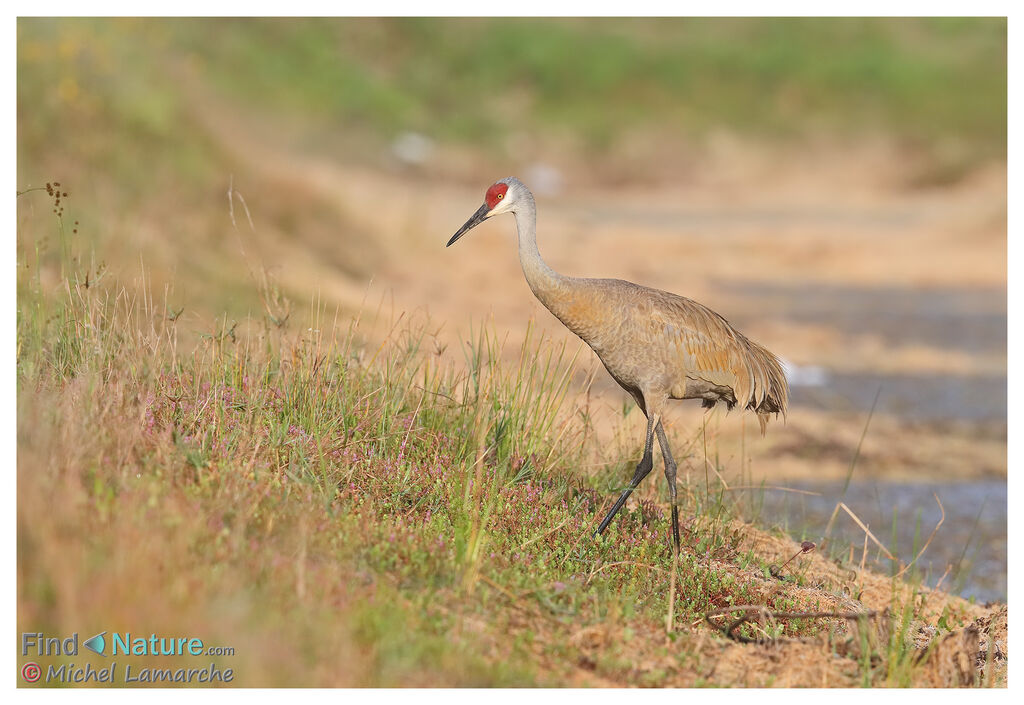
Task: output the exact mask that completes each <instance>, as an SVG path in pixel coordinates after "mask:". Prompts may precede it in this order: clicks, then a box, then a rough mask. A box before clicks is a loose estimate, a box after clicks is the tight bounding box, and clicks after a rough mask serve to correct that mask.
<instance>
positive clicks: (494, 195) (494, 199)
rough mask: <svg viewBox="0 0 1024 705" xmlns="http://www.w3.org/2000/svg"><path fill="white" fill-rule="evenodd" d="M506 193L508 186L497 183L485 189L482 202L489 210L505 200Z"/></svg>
mask: <svg viewBox="0 0 1024 705" xmlns="http://www.w3.org/2000/svg"><path fill="white" fill-rule="evenodd" d="M507 191H508V184H502V183H497V184H494V185H493V186H491V187H490V188H489V189H487V195H486V196H484V201H485V202H486V203H487V207H488V208H490V209H491V210H494V208H495V207H496V206H497V205H498V204H499V203H501V200H502V199H503V198H505V192H507Z"/></svg>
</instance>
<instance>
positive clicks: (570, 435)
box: [17, 194, 1001, 686]
mask: <svg viewBox="0 0 1024 705" xmlns="http://www.w3.org/2000/svg"><path fill="white" fill-rule="evenodd" d="M36 195H38V194H26V195H24V196H22V198H31V197H33V196H36ZM58 225H60V226H61V227H65V224H64V223H63V221H62V220H59V221H58ZM61 253H62V257H63V259H62V260H61V264H62V266H63V269H62V271H63V275H62V276H61V277H58V278H56V282H57V283H56V284H55V285H51V284H48V283H47V282H49V281H54V279H53V278H51V277H49V276H41V275H40V273H38V272H35V271H33V269H32V265H33V262H34V260H32V259H31V258H29V259H28V260H25V261H21V260H20V261H19V282H18V285H19V294H18V347H17V384H18V446H19V453H18V571H19V601H18V621H19V628H20V629H21V630H22V631H37V630H41V631H44V632H48V633H71V632H73V631H80V632H89V633H94V632H96V631H100V630H103V629H111V630H117V631H122V630H133V631H143V632H146V633H150V632H152V633H157V634H171V635H184V634H192V635H197V636H199V637H201V638H203V639H204V640H205V641H206V643H208V644H218V645H224V646H233V647H234V648H235V649H236V653H235V656H233V657H231V659H230V661H229V662H226V663H223V665H224V666H230V667H233V668H234V669H235V672H236V674H237V681H236V682H237V684H239V685H246V686H254V685H293V686H300V685H326V686H334V685H347V686H396V685H470V686H473V685H475V686H511V685H564V684H567V683H583V684H599V683H608V682H612V683H616V684H623V685H624V684H631V685H632V684H641V685H651V686H658V685H669V684H684V685H693V684H708V685H712V684H714V685H735V684H739V683H746V682H751V681H750V679H754V681H753V682H764V683H768V682H773V679H774V678H775V677H776V676H775V675H773V674H772V673H769V672H765V673H761V672H760V671H757V670H756V669H755V670H753V671H751V672H750V673H748V674H747V675H746V676H745V677H744V678H745V679H744V680H738V679H736V677H735V676H730V675H729V674H728V673H725V674H717V675H716V673H715V669H714V667H713V665H714V663H716V660H717V659H718V658H719V657H720V656H721V653H722V650H723V649H726V648H728V647H729V646H730V645H729V644H728V643H727V642H726V641H725V640H724V639H723V638H722V637H721V636H719V635H717V633H716V632H711V631H708V630H707V629H706V628H704V627H702V626H701V625H702V624H703V622H702V618H703V615H704V614H705V613H706V612H707V611H709V610H712V609H719V608H723V607H729V606H735V605H745V604H757V605H764V606H765V607H767V608H768V609H772V610H777V611H789V610H820V609H825V608H828V607H829V606H830V605H832V606H834V605H838V604H840V601H841V600H847V601H848V598H846V597H844V596H843V593H844V590H845V589H846V587H845V586H844V584H843V582H842V581H836V580H833V579H832V578H829V577H828V574H827V570H826V568H827V564H824V563H822V564H817V565H816V567H815V568H813V569H810V564H809V563H807V561H808V560H812V559H813V558H805V557H803V556H801V557H798V559H797V560H796V561H794V562H793V563H792V564H790V567H789V570H790V572H791V574H792V575H793V576H794V577H793V579H792V580H791V581H778V580H776V579H774V578H772V577H771V575H770V568H769V565H770V563H772V562H781V560H784V559H785V558H788V557H789V555H791V554H792V552H793V543H792V541H785V542H783V543H782V549H781V553H780V550H777V549H775V548H772V547H771V546H770V545H768V547H767V548H766V544H765V543H764V541H765V540H766V539H765V537H764V536H763V535H762V534H759V533H758V532H756V530H755V529H753V528H751V527H749V526H745V525H743V524H741V523H739V522H736V521H734V514H735V508H734V507H733V506H732V505H731V504H730V503H729V502H728V501H726V500H725V493H723V492H722V491H721V488H720V487H719V486H718V485H717V484H712V483H711V482H710V481H707V480H704V479H701V480H700V481H698V482H697V484H696V485H695V486H693V487H690V486H687V485H686V484H685V483H683V486H682V487H681V488H680V490H681V492H680V494H681V496H682V497H683V498H684V499H683V501H682V503H681V514H682V517H683V523H684V526H685V528H686V531H685V540H684V544H685V546H684V550H683V552H682V554H681V555H680V557H679V562H678V566H675V567H674V566H673V560H672V557H671V552H670V551H669V550H668V546H669V539H668V521H667V518H666V512H665V508H664V500H665V494H666V493H665V490H664V488H663V487H662V486H661V485H660V483H648V484H647V485H646V486H644V487H643V488H641V490H640V491H639V492H638V493H637V494H638V499H639V501H638V502H637V504H636V505H635V508H632V509H628V510H624V511H623V512H622V513H621V515H620V516H619V517H617V518H616V520H615V521H614V522H613V523H612V525H611V526H610V528H609V530H608V531H607V532H606V534H605V536H604V537H603V538H600V539H598V538H595V537H594V536H593V535H592V532H593V529H594V527H595V526H596V523H597V521H598V520H599V518H600V516H601V511H602V510H603V509H605V507H606V506H607V505H608V503H609V500H610V499H611V498H612V497H614V495H615V494H616V492H617V490H618V489H619V488H620V487H621V484H622V483H623V482H625V480H626V478H628V476H629V466H630V465H631V463H632V461H633V460H634V459H635V458H634V457H633V456H636V455H638V451H639V449H635V448H634V449H628V450H629V455H628V457H624V458H622V459H621V460H620V461H619V462H616V463H613V464H612V466H611V467H609V468H606V469H605V470H604V471H603V472H598V473H596V474H595V475H593V476H590V475H587V474H584V473H581V472H580V471H579V468H580V467H581V466H582V465H584V461H585V456H586V453H587V448H586V446H585V445H584V444H582V443H581V438H582V434H583V426H582V421H581V420H580V418H579V416H578V415H577V414H574V413H572V408H571V407H572V400H571V399H569V398H567V395H568V394H569V389H570V388H569V380H570V378H571V374H570V373H571V369H572V360H571V359H570V358H569V357H567V356H566V354H565V351H564V350H563V349H561V348H559V347H556V346H553V345H552V344H551V343H550V342H548V341H545V340H535V339H528V340H527V341H526V342H525V343H524V345H523V347H522V349H521V351H520V355H519V361H518V364H514V365H505V364H502V363H501V362H500V360H501V359H502V358H501V355H500V347H501V346H500V343H499V340H500V339H499V337H498V336H497V335H496V334H495V333H494V332H493V331H490V330H488V329H486V328H484V329H478V330H476V331H475V332H474V334H473V335H471V336H470V337H469V340H468V341H467V342H466V344H465V346H464V348H463V349H462V350H461V351H443V350H438V349H436V347H432V346H431V345H430V344H429V342H430V336H429V332H428V331H429V328H428V327H426V326H425V325H423V324H417V323H410V322H408V321H407V320H405V319H404V317H402V318H399V320H396V321H395V324H394V326H393V328H392V331H391V334H390V335H389V336H388V339H387V340H386V341H385V342H384V343H383V344H381V345H371V344H368V342H367V341H366V340H364V339H363V337H362V335H361V327H360V326H361V321H360V319H359V318H354V319H348V318H345V317H337V318H336V317H334V316H333V315H331V314H330V313H329V312H324V311H322V310H319V309H317V308H315V307H314V308H313V310H311V311H310V313H309V316H308V318H309V320H310V322H311V323H312V325H310V326H309V327H308V328H307V327H300V328H298V330H296V331H294V332H293V331H291V330H290V329H289V327H288V325H277V324H276V323H275V321H274V319H273V318H271V316H270V315H269V313H268V314H264V315H261V316H257V317H254V318H253V319H252V320H249V321H246V322H245V325H233V324H231V323H230V322H229V320H228V319H227V318H226V317H225V318H220V319H218V320H216V321H214V320H211V321H209V322H208V332H207V333H204V334H202V335H199V336H197V337H192V336H189V335H188V334H187V332H186V331H181V330H179V325H180V319H179V318H178V317H176V316H169V315H167V308H166V306H165V305H163V304H162V303H160V302H159V299H157V298H156V297H154V296H152V295H151V294H149V293H148V292H146V290H145V289H143V292H145V293H143V294H140V295H138V296H136V295H133V294H131V293H130V291H131V290H129V289H126V288H124V287H123V286H122V285H121V284H120V283H119V282H118V281H117V280H116V278H115V277H113V276H111V275H104V274H102V273H101V272H100V271H99V270H98V268H97V266H96V265H95V264H94V263H93V261H94V260H93V258H92V257H86V256H84V254H83V253H81V252H79V251H78V250H76V249H75V247H74V245H73V244H72V246H71V247H69V248H68V249H66V250H65V249H62V250H61ZM456 356H459V357H461V358H463V359H461V360H460V359H458V357H456ZM710 454H711V456H712V457H713V456H714V449H713V448H712V449H711V453H710ZM698 460H699V459H698ZM689 461H690V458H689V457H681V458H680V462H682V463H686V462H689ZM783 554H786V555H783ZM780 559H781V560H780ZM673 570H675V576H674V577H673ZM862 579H863V578H862ZM883 581H884V579H883ZM672 586H674V592H673V587H672ZM912 593H913V594H912V596H911V597H909V598H908V597H907V594H908V593H907V592H906V586H904V585H903V584H901V583H898V582H895V581H894V582H893V584H892V596H891V598H890V599H887V600H886V604H887V605H889V606H890V607H891V609H892V610H893V612H894V614H896V615H897V618H895V619H896V621H895V622H893V623H894V624H896V625H897V626H898V629H896V630H891V631H890V632H889V635H890V636H889V637H887V638H889V641H888V642H887V641H885V640H884V639H883V641H880V642H877V643H876V642H871V648H872V649H873V650H874V651H876V652H880V653H881V654H882V655H880V656H877V657H872V656H871V654H870V653H868V652H867V651H865V650H864V649H862V650H861V651H860V652H858V653H859V654H860V657H861V659H862V661H861V666H860V670H859V671H858V667H857V663H858V662H857V660H856V658H857V657H856V656H851V657H850V658H848V659H847V661H846V662H844V663H845V664H846V666H845V668H846V670H845V671H844V670H842V669H839V670H837V671H836V673H835V675H834V678H835V681H834V682H837V683H843V682H845V683H847V684H851V683H852V681H851V680H850V679H860V680H861V681H862V682H863V684H864V685H877V684H887V685H912V684H920V683H927V682H929V681H927V680H926V678H927V676H928V674H929V673H930V672H929V671H928V670H927V668H926V667H925V666H922V665H921V664H919V663H918V662H917V660H916V656H917V654H918V651H917V650H915V649H912V648H911V647H910V646H908V639H907V635H908V629H909V628H910V626H911V624H913V623H916V622H917V621H920V620H924V619H929V617H928V616H927V615H928V612H927V611H926V609H925V608H926V605H925V603H926V601H927V600H926V599H925V598H924V597H923V595H924V594H925V593H918V592H916V591H912ZM928 599H929V600H932V599H937V598H928ZM843 604H847V602H843ZM670 606H671V613H670ZM932 609H934V608H932ZM667 615H670V621H671V623H672V624H673V625H674V626H673V628H672V629H671V630H666V616H667ZM942 619H943V620H944V624H946V625H949V627H950V628H952V627H953V626H958V625H962V624H964V623H966V622H967V621H969V617H968V613H967V611H966V607H965V606H964V605H962V604H961V603H960V602H957V601H955V600H953V601H949V602H948V604H947V605H946V609H943V611H942ZM846 629H847V626H846V625H845V623H843V622H841V621H838V622H837V621H836V620H822V619H810V618H808V619H796V620H781V621H779V622H777V623H774V624H765V625H753V624H748V625H744V627H743V628H742V630H741V633H742V634H743V635H744V636H747V637H749V638H781V639H784V640H790V639H795V638H800V637H816V636H817V635H823V634H824V635H827V634H828V633H829V632H830V631H835V632H836V633H837V634H838V635H839V638H840V641H841V637H842V635H844V634H846ZM90 630H91V631H90ZM865 638H866V637H865ZM887 643H888V644H889V646H885V644H887ZM784 644H790V645H792V644H796V642H791V641H786V642H784ZM735 648H741V647H735ZM759 648H761V647H757V646H754V647H750V650H749V651H744V652H743V653H744V654H746V655H747V656H748V657H750V658H757V655H758V654H759V653H760V652H759V651H758V650H757V649H759ZM779 648H790V647H786V646H785V645H783V646H780V647H779ZM831 648H832V647H831V646H827V645H824V644H823V645H822V648H821V650H820V658H821V659H823V660H824V661H825V662H827V663H831V659H832V658H833V657H832V654H831V650H830V649H831ZM225 661H227V659H225ZM134 664H137V665H140V666H141V665H150V666H155V665H160V666H166V664H165V663H160V662H159V660H153V659H150V660H149V661H146V660H145V659H140V660H139V661H138V662H136V661H133V665H134ZM851 669H852V670H851ZM851 674H853V675H851ZM790 677H791V678H792V677H796V676H790ZM758 679H762V680H760V681H759V680H758ZM844 679H845V680H844ZM993 681H994V682H995V683H997V684H998V683H1000V682H1001V681H1000V680H999V679H998V678H996V679H993ZM798 682H799V681H798ZM809 684H815V685H816V684H817V681H815V682H814V683H809Z"/></svg>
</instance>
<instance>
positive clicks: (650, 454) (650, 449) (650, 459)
mask: <svg viewBox="0 0 1024 705" xmlns="http://www.w3.org/2000/svg"><path fill="white" fill-rule="evenodd" d="M656 423H660V420H659V419H658V418H656V417H655V416H653V415H652V416H649V417H648V418H647V443H646V444H645V445H644V457H643V458H641V459H640V464H639V465H637V466H636V472H634V473H633V480H632V481H631V482H630V483H629V487H627V488H626V489H625V491H624V492H623V493H622V496H621V497H619V499H618V501H617V502H615V506H613V507H612V509H611V511H610V512H608V515H607V516H605V518H604V520H603V521H602V522H601V525H600V526H599V527H597V534H598V535H601V534H603V533H604V530H605V529H607V528H608V524H610V523H611V520H612V517H614V516H615V515H616V514H617V513H618V511H619V510H620V509H622V505H623V504H625V503H626V499H627V498H628V497H629V495H631V494H632V493H633V490H635V489H636V487H637V485H639V484H640V483H641V482H642V481H643V479H644V478H645V477H647V475H648V474H649V473H650V472H651V468H653V467H654V425H655V424H656Z"/></svg>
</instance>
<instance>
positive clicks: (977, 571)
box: [755, 481, 1007, 603]
mask: <svg viewBox="0 0 1024 705" xmlns="http://www.w3.org/2000/svg"><path fill="white" fill-rule="evenodd" d="M787 487H791V488H794V489H801V490H809V491H813V492H819V493H821V494H820V495H819V496H814V495H804V494H796V493H792V492H780V491H772V490H764V491H763V492H761V491H758V492H757V493H755V501H757V502H763V504H761V506H760V523H768V524H769V525H771V524H774V525H777V526H779V527H780V528H782V529H784V530H786V531H787V532H789V533H790V534H791V535H792V536H793V537H794V538H796V539H797V540H810V541H814V542H816V543H818V542H820V540H821V538H822V536H823V534H824V531H825V528H826V526H827V525H828V521H829V517H831V515H832V511H833V509H835V506H836V503H837V502H839V501H842V502H844V503H845V504H846V505H847V506H848V507H850V509H851V510H852V511H853V512H854V513H855V514H856V515H857V516H858V517H859V518H860V520H861V521H862V522H864V523H865V524H866V525H867V526H868V528H869V529H871V532H872V533H873V534H874V535H875V536H876V537H877V538H878V539H879V540H880V541H881V542H882V543H883V544H884V545H885V546H886V548H888V549H889V550H890V551H891V552H893V553H894V554H896V555H897V556H898V557H899V558H900V559H902V560H904V561H909V560H910V559H911V558H913V557H914V556H915V555H916V554H917V552H918V551H919V550H920V549H921V547H922V546H923V545H924V542H925V541H926V540H927V538H928V536H929V534H931V532H932V530H933V529H934V528H935V525H936V524H937V523H938V521H939V519H940V517H941V516H942V513H941V511H940V509H939V507H938V505H937V504H936V502H935V498H934V497H933V496H932V493H933V492H934V493H935V495H936V496H938V498H939V500H940V501H941V502H942V506H943V508H944V509H945V512H946V518H945V520H944V521H943V523H942V526H940V527H939V529H938V531H937V533H936V534H935V537H934V538H933V539H932V542H931V544H929V546H928V549H927V550H926V551H925V553H924V554H923V555H922V557H921V559H920V560H919V561H918V563H917V564H916V565H917V568H918V570H919V573H918V575H919V577H920V578H921V579H922V581H923V582H924V583H925V584H926V585H929V586H934V585H935V584H936V583H937V582H938V581H939V579H940V578H941V577H942V575H943V574H944V573H946V571H947V567H948V568H949V572H948V573H947V574H946V577H945V578H944V579H943V581H942V587H943V588H944V589H946V590H949V591H950V592H952V593H954V594H959V595H960V596H962V597H965V598H971V597H973V598H975V599H976V600H977V601H978V602H981V603H984V602H990V601H1000V602H1002V601H1005V600H1006V560H1007V553H1006V552H1007V541H1006V515H1007V494H1006V483H1005V482H1003V481H984V482H961V483H937V484H923V483H921V484H903V483H887V482H852V483H851V484H850V486H849V488H848V489H847V490H846V493H845V495H844V494H843V485H842V483H818V484H815V483H789V484H788V485H787ZM755 509H756V507H755ZM894 511H895V515H896V522H895V525H896V537H895V540H894V539H893V513H894ZM831 542H832V549H831V550H830V551H829V554H830V555H837V553H841V554H842V555H849V547H850V546H853V548H854V556H855V563H857V564H858V565H859V563H860V557H861V554H862V550H863V546H864V532H863V531H862V530H861V529H860V528H859V527H858V526H857V525H856V523H855V522H854V521H853V520H852V519H851V518H850V517H849V515H847V514H846V513H845V512H843V511H842V510H840V514H839V516H838V518H837V519H836V522H835V524H834V525H833V530H832V537H831ZM871 545H872V544H870V542H869V546H871ZM868 556H869V562H874V567H875V568H876V569H880V570H882V571H883V572H888V571H891V563H890V561H889V560H888V559H885V558H882V559H881V560H875V559H877V558H879V552H878V551H877V550H869V552H868Z"/></svg>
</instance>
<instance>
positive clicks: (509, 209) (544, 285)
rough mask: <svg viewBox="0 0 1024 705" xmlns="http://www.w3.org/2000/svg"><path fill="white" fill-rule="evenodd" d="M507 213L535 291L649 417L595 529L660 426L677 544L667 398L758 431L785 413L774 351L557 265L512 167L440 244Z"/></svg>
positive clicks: (674, 301)
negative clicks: (750, 417)
mask: <svg viewBox="0 0 1024 705" xmlns="http://www.w3.org/2000/svg"><path fill="white" fill-rule="evenodd" d="M502 213H512V214H513V215H514V216H515V218H516V228H517V230H518V232H519V261H520V263H521V264H522V266H523V274H524V275H526V281H527V283H528V284H529V285H530V289H532V290H533V293H534V295H535V296H536V297H537V298H538V299H539V300H540V302H541V303H542V304H544V306H545V307H546V308H547V309H548V310H549V311H551V313H553V314H554V315H555V317H556V318H558V320H560V321H561V322H562V323H564V324H565V326H566V327H567V328H568V329H569V330H571V331H572V332H573V333H575V334H576V335H578V336H579V337H580V338H582V339H583V341H584V342H585V343H586V344H587V345H589V346H590V347H591V348H592V349H593V351H594V352H595V353H597V356H598V358H600V360H601V362H602V363H604V366H605V369H607V370H608V373H609V374H611V376H612V378H613V379H614V380H615V381H616V382H618V383H619V386H621V387H622V388H623V389H625V390H626V391H627V392H629V394H630V395H631V396H632V397H633V399H634V400H635V401H636V403H637V406H639V407H640V410H641V411H643V412H644V415H645V416H646V417H647V437H646V441H645V444H644V454H643V458H642V459H641V460H640V463H639V464H638V465H637V466H636V471H635V472H634V474H633V479H632V481H630V483H629V486H628V487H627V488H626V489H625V491H623V493H622V495H621V496H620V497H619V499H618V501H616V502H615V504H614V505H613V506H612V508H611V510H610V511H609V512H608V514H607V515H606V516H605V518H604V520H603V521H602V522H601V524H600V526H599V527H598V529H597V532H596V534H597V535H600V534H602V533H603V532H604V530H605V529H607V528H608V524H609V523H610V522H611V520H612V518H613V517H614V516H615V514H616V513H617V512H618V511H619V509H621V508H622V505H623V504H625V502H626V499H627V498H628V497H629V495H630V494H631V493H632V492H633V490H634V489H636V487H637V485H639V484H640V482H641V481H642V480H643V479H644V478H645V477H647V475H648V473H650V472H651V469H652V468H653V466H654V460H653V455H652V451H653V448H654V436H655V434H657V436H658V443H659V444H660V445H661V454H662V457H663V458H664V461H665V479H666V480H667V481H668V490H669V498H670V499H671V504H672V537H673V540H674V543H675V550H676V551H678V550H679V509H678V507H677V506H676V463H675V460H673V458H672V452H671V451H670V450H669V446H668V437H667V436H666V435H665V429H664V427H663V426H662V422H661V420H662V413H663V410H664V408H665V403H666V402H667V401H668V400H669V399H700V400H701V401H702V404H703V406H704V407H707V408H711V407H714V406H715V404H717V403H718V402H720V401H722V402H725V403H726V404H727V405H728V407H729V408H730V409H731V408H732V407H733V406H735V405H736V404H739V405H740V408H741V409H749V410H751V411H753V412H755V413H756V414H757V417H758V421H759V422H760V425H761V433H762V435H763V434H764V431H765V426H766V424H767V422H768V417H769V415H770V414H775V415H776V416H777V415H778V414H779V413H780V412H781V413H782V414H783V415H785V413H786V405H787V402H788V397H789V389H788V386H787V384H786V376H785V374H784V373H783V371H782V366H781V365H780V364H779V360H778V358H776V357H775V355H773V354H772V353H771V352H769V351H768V350H766V349H765V348H763V347H761V346H760V345H758V344H757V343H755V342H754V341H752V340H750V339H748V338H747V337H745V336H744V335H743V334H742V333H740V332H739V331H737V330H736V329H735V328H733V327H732V326H731V325H729V323H728V322H727V321H726V320H725V319H724V318H722V317H721V316H720V315H718V314H717V313H715V312H714V311H712V310H711V309H709V308H707V307H705V306H703V305H701V304H699V303H697V302H696V301H692V300H690V299H687V298H683V297H682V296H676V295H675V294H670V293H668V292H666V291H659V290H658V289H651V288H648V287H645V286H640V285H638V284H633V283H631V282H627V281H622V280H620V279H582V278H576V277H567V276H564V275H562V274H559V273H558V272H556V271H554V270H553V269H551V267H549V266H548V265H547V264H546V263H545V262H544V260H543V259H541V256H540V251H539V250H538V249H537V207H536V205H535V204H534V200H533V194H532V193H530V190H529V189H528V188H526V185H525V184H523V182H521V181H520V180H519V179H517V178H515V177H514V176H510V177H509V178H507V179H502V180H501V181H498V182H496V183H495V184H493V185H492V186H491V187H490V188H488V189H487V193H486V194H485V196H484V204H483V205H482V206H480V208H479V210H477V212H476V213H474V214H473V216H472V217H471V218H470V219H469V220H467V221H466V223H465V225H463V226H462V227H461V228H459V230H458V232H456V233H455V234H454V235H453V236H452V238H451V240H449V241H448V245H446V247H450V246H451V245H452V244H454V243H455V241H456V240H458V239H459V238H460V237H462V236H463V235H465V234H466V233H467V232H468V231H469V230H471V229H472V228H474V227H476V226H477V225H479V224H480V223H482V222H483V221H485V220H487V219H488V218H491V217H493V216H496V215H500V214H502Z"/></svg>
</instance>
